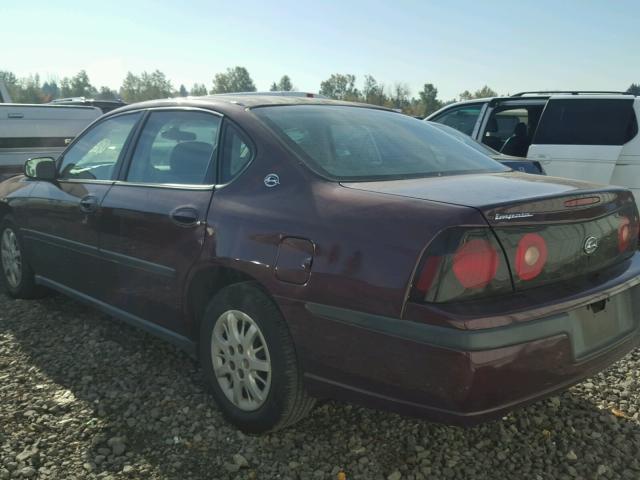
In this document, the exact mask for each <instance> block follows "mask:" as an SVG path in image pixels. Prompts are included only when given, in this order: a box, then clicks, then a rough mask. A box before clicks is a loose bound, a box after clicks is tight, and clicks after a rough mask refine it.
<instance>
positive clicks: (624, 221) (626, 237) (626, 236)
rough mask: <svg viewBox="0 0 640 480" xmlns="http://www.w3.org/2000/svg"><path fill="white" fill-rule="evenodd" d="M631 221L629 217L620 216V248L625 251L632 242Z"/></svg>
mask: <svg viewBox="0 0 640 480" xmlns="http://www.w3.org/2000/svg"><path fill="white" fill-rule="evenodd" d="M630 224H631V221H630V220H629V218H628V217H620V223H619V225H618V250H619V251H620V252H624V251H625V250H626V249H627V248H629V244H630V242H631V225H630Z"/></svg>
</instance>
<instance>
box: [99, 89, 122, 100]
mask: <svg viewBox="0 0 640 480" xmlns="http://www.w3.org/2000/svg"><path fill="white" fill-rule="evenodd" d="M95 98H96V100H118V92H116V91H115V90H113V89H111V88H109V87H105V86H102V87H100V89H99V90H98V93H97V94H96V96H95Z"/></svg>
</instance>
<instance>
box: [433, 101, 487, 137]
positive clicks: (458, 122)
mask: <svg viewBox="0 0 640 480" xmlns="http://www.w3.org/2000/svg"><path fill="white" fill-rule="evenodd" d="M480 110H482V104H474V105H465V106H461V107H456V108H452V109H451V110H447V111H446V112H444V113H442V114H441V115H438V116H437V117H436V118H434V119H433V121H434V122H438V123H442V124H443V125H447V126H449V127H451V128H455V129H456V130H458V131H460V132H462V133H466V134H467V135H471V134H472V133H473V127H475V125H476V121H477V120H478V115H480Z"/></svg>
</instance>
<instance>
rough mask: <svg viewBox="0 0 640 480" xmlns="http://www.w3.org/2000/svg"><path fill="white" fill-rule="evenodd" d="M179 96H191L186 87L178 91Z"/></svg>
mask: <svg viewBox="0 0 640 480" xmlns="http://www.w3.org/2000/svg"><path fill="white" fill-rule="evenodd" d="M178 95H179V96H181V97H188V96H189V92H188V91H187V88H186V87H185V86H184V85H180V89H179V90H178Z"/></svg>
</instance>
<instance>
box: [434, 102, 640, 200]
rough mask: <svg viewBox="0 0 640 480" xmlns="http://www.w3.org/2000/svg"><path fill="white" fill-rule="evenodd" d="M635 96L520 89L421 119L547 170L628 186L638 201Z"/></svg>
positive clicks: (639, 107)
mask: <svg viewBox="0 0 640 480" xmlns="http://www.w3.org/2000/svg"><path fill="white" fill-rule="evenodd" d="M639 118H640V98H638V97H635V96H633V95H627V94H624V93H621V92H579V91H573V92H523V93H519V94H517V95H513V96H510V97H495V98H484V99H477V100H469V101H465V102H460V103H455V104H452V105H447V106H446V107H444V108H442V109H440V110H439V111H437V112H435V113H433V114H431V115H430V116H429V117H427V120H430V121H433V122H439V123H443V124H445V125H449V126H451V127H453V128H455V129H457V130H460V131H461V132H464V133H466V134H467V135H470V136H471V137H473V138H474V139H476V140H478V141H480V142H482V143H484V144H486V145H488V146H490V147H492V148H494V149H495V150H498V151H499V152H501V153H503V154H506V155H513V156H518V157H524V158H527V159H529V160H535V161H538V162H540V164H541V165H542V166H543V168H544V169H545V171H546V172H547V174H548V175H552V176H556V177H567V178H576V179H579V180H586V181H590V182H595V183H603V184H612V185H619V186H622V187H627V188H629V189H631V190H632V191H633V193H634V195H635V197H636V201H638V202H639V203H640V135H639V134H638V119H639Z"/></svg>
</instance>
